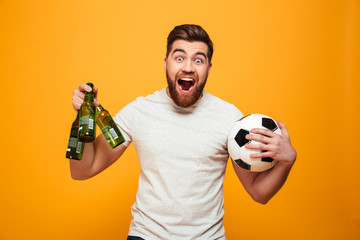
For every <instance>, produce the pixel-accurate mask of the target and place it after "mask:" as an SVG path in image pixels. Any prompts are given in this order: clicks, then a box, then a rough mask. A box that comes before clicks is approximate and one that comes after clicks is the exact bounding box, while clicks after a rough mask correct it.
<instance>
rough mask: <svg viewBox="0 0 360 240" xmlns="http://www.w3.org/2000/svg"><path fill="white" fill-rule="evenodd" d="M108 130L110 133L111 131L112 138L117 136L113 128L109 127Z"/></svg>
mask: <svg viewBox="0 0 360 240" xmlns="http://www.w3.org/2000/svg"><path fill="white" fill-rule="evenodd" d="M109 131H110V133H111V135H112V136H113V138H114V139H117V138H119V136H118V135H117V134H116V132H115V130H114V129H113V128H111V129H110V130H109Z"/></svg>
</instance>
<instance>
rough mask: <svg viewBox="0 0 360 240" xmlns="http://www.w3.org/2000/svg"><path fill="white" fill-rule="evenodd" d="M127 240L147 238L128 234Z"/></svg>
mask: <svg viewBox="0 0 360 240" xmlns="http://www.w3.org/2000/svg"><path fill="white" fill-rule="evenodd" d="M126 240H145V239H143V238H141V237H134V236H128V237H127V239H126Z"/></svg>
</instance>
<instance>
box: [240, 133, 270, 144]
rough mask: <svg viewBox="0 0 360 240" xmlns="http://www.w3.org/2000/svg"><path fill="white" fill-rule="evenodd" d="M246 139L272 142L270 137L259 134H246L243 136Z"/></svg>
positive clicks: (266, 142) (265, 142)
mask: <svg viewBox="0 0 360 240" xmlns="http://www.w3.org/2000/svg"><path fill="white" fill-rule="evenodd" d="M245 138H246V139H247V140H253V141H258V142H261V143H264V144H269V143H271V142H272V139H271V138H270V137H268V136H264V135H260V134H247V135H246V136H245Z"/></svg>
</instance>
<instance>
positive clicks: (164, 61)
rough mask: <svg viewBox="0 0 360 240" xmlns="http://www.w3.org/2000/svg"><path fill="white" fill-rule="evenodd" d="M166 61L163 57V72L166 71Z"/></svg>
mask: <svg viewBox="0 0 360 240" xmlns="http://www.w3.org/2000/svg"><path fill="white" fill-rule="evenodd" d="M166 61H167V59H166V58H164V70H165V72H166Z"/></svg>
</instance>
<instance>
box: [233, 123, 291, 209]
mask: <svg viewBox="0 0 360 240" xmlns="http://www.w3.org/2000/svg"><path fill="white" fill-rule="evenodd" d="M278 125H279V127H280V129H281V134H282V135H278V134H276V133H273V132H271V131H269V130H265V129H253V130H252V133H255V134H249V135H247V139H249V140H254V141H259V142H262V143H265V144H247V145H246V148H249V149H259V150H265V151H266V152H262V153H256V154H252V155H250V156H251V157H254V158H257V157H260V158H263V157H271V158H273V159H275V160H277V161H278V163H277V164H276V165H275V167H273V168H272V169H270V170H267V171H265V172H260V173H256V172H250V171H247V170H244V169H242V168H240V167H239V166H237V165H236V164H234V163H233V167H234V170H235V172H236V174H237V176H238V178H239V180H240V181H241V183H242V184H243V186H244V188H245V189H246V191H247V192H248V193H249V195H250V196H251V197H252V198H253V199H254V200H255V201H256V202H259V203H262V204H266V203H267V202H268V201H269V200H270V199H271V198H272V197H273V196H274V195H275V194H276V193H277V192H278V191H279V190H280V188H281V187H282V186H283V184H284V183H285V181H286V179H287V177H288V175H289V173H290V170H291V168H292V166H293V164H294V162H295V160H296V151H295V149H294V148H293V147H292V146H291V142H290V136H289V133H288V131H287V129H286V127H285V125H284V124H282V123H281V122H280V121H278Z"/></svg>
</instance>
